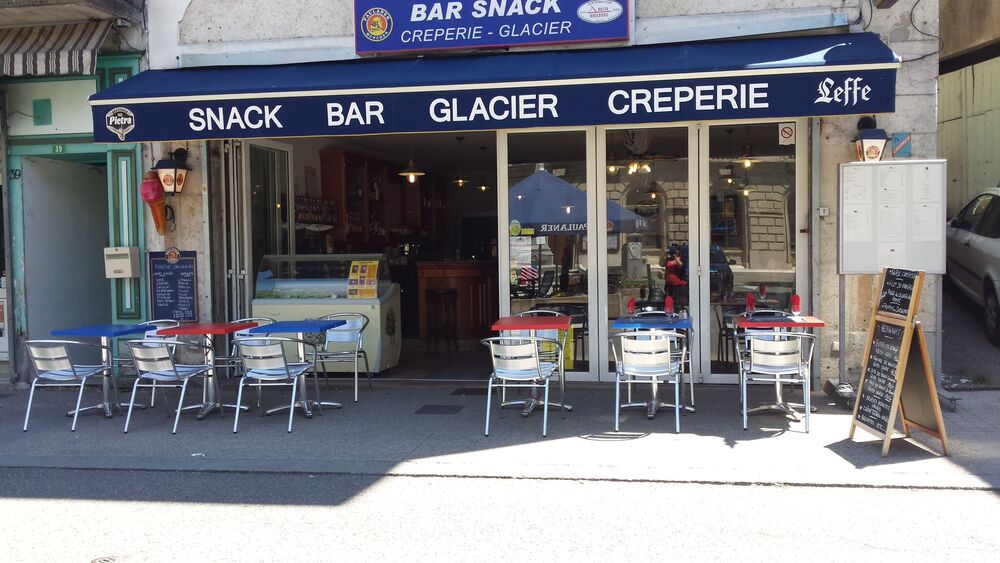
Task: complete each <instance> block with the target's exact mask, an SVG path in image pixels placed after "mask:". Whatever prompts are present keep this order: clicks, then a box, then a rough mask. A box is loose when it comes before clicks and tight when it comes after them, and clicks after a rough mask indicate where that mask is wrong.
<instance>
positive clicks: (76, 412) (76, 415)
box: [69, 377, 87, 432]
mask: <svg viewBox="0 0 1000 563" xmlns="http://www.w3.org/2000/svg"><path fill="white" fill-rule="evenodd" d="M86 384H87V378H86V377H84V378H83V380H82V381H80V392H79V393H77V394H76V408H75V409H73V424H72V426H70V428H69V431H70V432H76V419H77V418H79V417H80V403H81V402H82V401H83V386H84V385H86Z"/></svg>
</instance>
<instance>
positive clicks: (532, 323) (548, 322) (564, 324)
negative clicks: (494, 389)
mask: <svg viewBox="0 0 1000 563" xmlns="http://www.w3.org/2000/svg"><path fill="white" fill-rule="evenodd" d="M572 323H573V317H570V316H569V315H538V316H534V315H524V316H521V317H500V318H499V319H497V321H496V322H495V323H493V326H492V327H490V328H492V329H493V330H495V331H498V332H501V333H503V332H508V331H525V332H530V333H532V334H534V333H535V331H538V330H569V329H570V326H571V325H572ZM559 365H560V368H561V367H562V362H560V363H559ZM532 393H534V390H532ZM565 395H566V374H565V373H563V371H562V370H561V369H560V372H559V402H558V403H557V402H555V401H549V406H551V407H559V408H561V409H563V410H567V411H571V410H573V407H572V405H567V404H565V403H564V402H563V397H564V396H565ZM538 403H539V401H538V397H535V396H529V397H528V398H527V399H525V400H523V401H501V403H500V408H504V407H510V406H519V407H520V406H523V407H524V409H523V410H522V411H521V416H528V415H529V414H531V411H533V410H535V407H536V406H537V405H538Z"/></svg>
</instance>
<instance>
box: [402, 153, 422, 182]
mask: <svg viewBox="0 0 1000 563" xmlns="http://www.w3.org/2000/svg"><path fill="white" fill-rule="evenodd" d="M399 175H400V176H406V181H407V182H409V183H411V184H415V183H416V182H417V177H418V176H423V175H424V172H423V170H420V169H419V168H417V164H416V163H415V162H414V161H413V158H412V157H411V158H410V161H409V162H407V163H406V168H404V169H402V170H400V171H399Z"/></svg>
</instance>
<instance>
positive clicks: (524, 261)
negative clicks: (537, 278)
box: [510, 237, 531, 268]
mask: <svg viewBox="0 0 1000 563" xmlns="http://www.w3.org/2000/svg"><path fill="white" fill-rule="evenodd" d="M528 266H531V237H510V267H511V268H526V267H528Z"/></svg>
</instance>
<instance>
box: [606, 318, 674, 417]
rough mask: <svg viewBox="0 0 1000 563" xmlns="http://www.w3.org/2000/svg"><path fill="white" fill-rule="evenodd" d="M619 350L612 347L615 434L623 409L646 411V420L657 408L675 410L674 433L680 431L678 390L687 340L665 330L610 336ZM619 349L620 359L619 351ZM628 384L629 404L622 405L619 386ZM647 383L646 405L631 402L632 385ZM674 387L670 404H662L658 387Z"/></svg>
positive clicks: (654, 413)
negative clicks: (649, 393) (665, 385)
mask: <svg viewBox="0 0 1000 563" xmlns="http://www.w3.org/2000/svg"><path fill="white" fill-rule="evenodd" d="M613 338H617V339H618V341H619V342H618V344H619V345H618V347H615V346H612V347H611V350H612V352H613V354H614V357H615V432H617V431H618V423H619V418H620V414H621V409H623V408H646V409H647V411H646V412H647V414H646V416H647V417H648V418H653V417H654V416H655V415H656V411H657V409H658V408H659V407H671V406H672V407H674V431H675V432H680V431H681V392H680V390H681V387H682V386H683V381H684V375H683V374H684V371H683V366H684V361H685V360H684V358H686V356H687V337H686V336H684V335H683V334H680V333H678V332H674V331H668V330H646V331H637V332H626V333H621V334H617V335H615V336H613ZM619 348H620V349H621V355H620V356H619V352H618V349H619ZM622 383H625V384H626V385H628V388H629V394H628V401H629V402H628V403H626V404H624V405H623V404H622V402H621V385H622ZM634 383H638V384H646V385H649V386H650V388H651V397H650V401H649V402H648V403H632V402H631V386H632V384H634ZM661 383H668V384H669V383H672V384H673V385H674V402H673V404H668V403H661V402H660V399H659V385H660V384H661Z"/></svg>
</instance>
